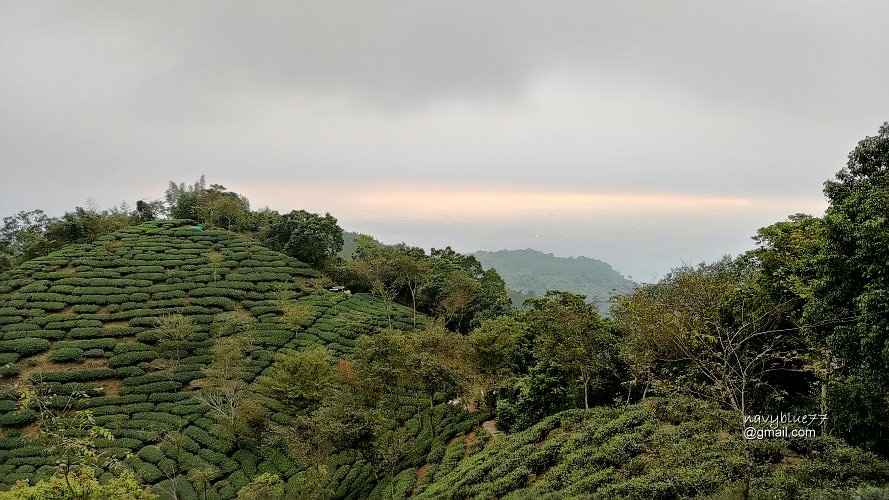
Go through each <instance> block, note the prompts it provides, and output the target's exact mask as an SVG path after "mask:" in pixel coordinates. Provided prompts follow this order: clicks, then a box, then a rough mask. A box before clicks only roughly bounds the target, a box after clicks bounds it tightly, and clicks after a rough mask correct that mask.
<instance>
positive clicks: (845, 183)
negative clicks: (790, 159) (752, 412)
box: [812, 123, 889, 453]
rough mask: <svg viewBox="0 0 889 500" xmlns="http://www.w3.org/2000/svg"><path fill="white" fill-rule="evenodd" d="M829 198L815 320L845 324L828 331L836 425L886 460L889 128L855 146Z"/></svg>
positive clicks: (888, 423)
mask: <svg viewBox="0 0 889 500" xmlns="http://www.w3.org/2000/svg"><path fill="white" fill-rule="evenodd" d="M824 194H825V195H826V196H827V199H828V202H829V206H828V208H827V211H826V213H825V215H824V219H823V221H824V222H823V225H824V237H825V245H824V249H823V251H822V252H821V254H820V265H819V275H818V280H817V282H816V288H815V293H816V294H817V296H818V298H819V299H820V304H819V305H820V306H821V307H820V311H812V314H818V315H819V316H820V317H821V318H824V317H827V318H840V319H843V320H845V321H846V322H845V323H844V324H840V325H838V326H836V327H833V328H829V329H826V330H824V331H823V336H824V340H825V342H826V344H827V345H828V346H829V348H830V350H831V351H832V352H833V354H834V356H836V358H837V359H835V360H833V361H834V364H835V366H837V367H838V368H839V367H843V369H842V370H840V372H839V373H838V374H837V376H836V379H835V382H834V383H832V384H831V400H832V404H831V406H832V414H833V415H834V416H835V418H834V419H833V422H834V425H835V429H836V430H837V432H838V433H839V434H840V435H841V436H843V437H845V438H846V439H848V440H850V441H851V442H853V443H855V444H860V445H865V446H867V447H869V448H871V449H875V450H879V451H881V452H883V453H889V407H887V405H886V400H887V398H889V381H887V379H886V377H885V376H884V374H885V373H886V370H887V369H889V264H887V263H889V215H887V211H886V207H889V123H884V124H883V125H882V126H881V127H880V129H879V131H878V133H877V135H875V136H873V137H866V138H865V139H864V140H862V141H861V142H859V143H858V145H857V147H856V148H855V149H854V150H853V151H852V152H851V153H850V154H849V161H848V163H847V164H846V167H845V168H843V169H842V170H840V171H839V172H838V173H837V175H836V178H835V179H834V180H829V181H827V182H826V183H825V185H824Z"/></svg>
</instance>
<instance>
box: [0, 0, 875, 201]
mask: <svg viewBox="0 0 889 500" xmlns="http://www.w3.org/2000/svg"><path fill="white" fill-rule="evenodd" d="M887 18H889V3H886V2H884V1H881V0H859V1H850V2H827V1H818V2H813V1H803V0H792V1H791V0H788V1H764V0H758V1H753V2H728V1H709V0H698V1H690V0H671V1H669V2H664V1H659V0H640V1H635V2H615V1H610V2H605V1H595V2H594V1H558V0H554V1H548V2H540V1H534V2H531V1H524V0H510V1H507V0H496V1H484V2H478V1H475V2H470V1H467V0H461V1H450V2H441V1H432V0H423V1H421V0H403V1H392V0H379V1H373V2H368V1H324V2H304V1H277V0H265V1H256V2H243V1H224V0H213V1H211V0H193V1H175V2H174V1H166V2H145V1H141V0H139V1H136V0H104V1H98V0H81V1H78V2H65V1H41V0H34V1H27V2H22V1H17V0H0V165H2V169H3V181H2V185H0V211H2V212H3V213H8V212H12V211H15V210H21V209H26V208H31V207H36V206H41V207H45V208H47V209H49V210H51V211H53V212H59V211H61V210H64V209H66V208H70V207H71V206H72V205H74V204H75V203H82V202H83V200H84V199H85V198H86V197H87V196H93V197H95V198H96V199H97V200H98V201H99V203H100V204H109V203H118V202H119V201H120V200H121V199H124V198H126V199H132V197H135V196H138V197H143V196H148V195H152V194H159V193H160V191H162V189H163V187H164V185H165V183H166V181H167V180H169V179H177V180H192V179H194V178H196V177H197V176H198V175H200V174H201V173H207V174H208V176H209V178H210V179H211V181H213V182H221V183H223V184H227V185H229V187H231V188H233V189H237V188H238V185H239V183H240V184H244V183H248V182H255V183H263V182H265V183H270V182H276V183H279V184H287V183H294V184H297V183H299V184H307V183H313V182H326V183H333V182H343V183H351V184H358V185H360V184H362V183H368V182H394V181H400V182H408V183H410V182H418V183H423V182H426V183H436V182H448V183H454V184H456V185H459V184H461V183H464V184H466V183H481V184H489V185H510V184H512V185H517V186H524V187H528V186H531V187H537V186H546V187H550V188H571V189H577V190H588V191H605V192H609V191H642V192H658V191H670V192H685V193H707V194H714V195H731V196H742V197H744V196H747V197H760V196H770V197H781V196H783V195H787V196H793V197H799V196H812V197H814V198H819V197H820V196H819V191H820V185H821V183H822V182H823V181H824V180H825V179H826V178H828V177H829V176H830V175H832V174H833V173H834V172H835V171H836V170H838V169H839V168H840V167H841V166H842V165H843V163H844V158H845V154H846V153H847V152H848V151H849V150H850V149H851V148H852V147H853V146H854V144H855V142H856V141H857V140H859V139H861V138H862V137H863V136H864V135H866V134H872V133H874V131H875V130H876V128H877V127H878V125H879V124H880V123H881V122H883V121H884V120H886V119H887V118H889V94H887V93H886V91H885V89H886V88H887V86H889V58H886V57H885V53H886V49H887V48H889V31H887V30H886V29H885V26H884V24H885V19H887ZM254 202H255V203H256V204H259V205H262V204H264V201H263V200H262V199H254ZM294 203H298V201H295V202H294ZM782 215H784V214H776V216H782Z"/></svg>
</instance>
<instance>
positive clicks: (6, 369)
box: [0, 363, 22, 378]
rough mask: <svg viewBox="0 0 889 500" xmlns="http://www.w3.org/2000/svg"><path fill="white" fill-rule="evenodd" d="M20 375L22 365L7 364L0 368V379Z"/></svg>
mask: <svg viewBox="0 0 889 500" xmlns="http://www.w3.org/2000/svg"><path fill="white" fill-rule="evenodd" d="M20 373H22V365H17V364H12V363H7V364H5V365H2V366H0V377H3V378H5V377H17V376H18V375H19V374H20Z"/></svg>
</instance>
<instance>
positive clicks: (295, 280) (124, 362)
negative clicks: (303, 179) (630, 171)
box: [0, 124, 889, 499]
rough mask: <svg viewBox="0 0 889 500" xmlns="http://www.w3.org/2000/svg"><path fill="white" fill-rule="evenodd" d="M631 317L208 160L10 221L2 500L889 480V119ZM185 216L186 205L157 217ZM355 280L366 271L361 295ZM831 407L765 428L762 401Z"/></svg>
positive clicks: (638, 493) (668, 281)
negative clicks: (78, 204) (251, 197)
mask: <svg viewBox="0 0 889 500" xmlns="http://www.w3.org/2000/svg"><path fill="white" fill-rule="evenodd" d="M825 194H826V195H827V197H828V200H829V202H830V206H829V208H828V210H827V212H826V214H825V216H824V217H822V218H817V217H812V216H807V215H795V216H792V217H790V218H789V219H788V220H787V221H784V222H779V223H776V224H773V225H771V226H769V227H766V228H763V229H761V230H760V231H759V233H758V234H757V236H756V238H755V240H756V242H757V247H756V248H755V249H752V250H751V251H749V252H747V253H746V254H743V255H741V256H738V257H725V258H723V259H720V260H718V261H715V262H712V263H707V264H701V265H699V266H686V267H683V268H679V269H675V270H674V271H673V272H671V273H670V274H668V275H667V276H666V277H665V278H664V279H662V280H661V281H660V282H658V283H655V284H651V285H644V286H641V287H639V288H637V289H635V290H633V291H632V292H631V293H628V294H626V295H623V296H618V297H615V298H614V299H613V300H614V307H613V309H612V311H611V316H610V317H608V318H605V317H603V316H602V315H600V314H599V312H598V311H597V309H596V307H595V306H594V305H592V304H590V303H588V302H587V301H586V297H585V296H584V295H582V294H577V293H572V292H570V291H559V290H551V291H548V292H547V293H545V294H544V295H543V296H541V297H532V298H529V299H528V300H526V301H525V303H524V308H523V309H521V310H519V309H516V308H512V307H510V303H509V299H508V297H507V293H506V287H505V284H504V281H503V279H501V277H500V275H499V274H498V273H497V272H496V271H495V270H492V269H488V270H485V269H484V267H483V266H482V264H481V263H480V262H479V261H478V260H477V259H476V258H475V257H473V256H466V255H461V254H459V253H457V252H454V251H453V250H451V249H450V248H446V249H432V250H431V251H430V252H429V253H427V252H426V251H425V250H423V249H420V248H415V247H410V246H408V245H405V244H398V245H384V244H381V243H379V242H377V241H375V240H373V239H372V238H370V237H358V238H356V239H355V241H354V250H353V252H352V255H351V258H350V259H342V257H341V256H339V255H338V253H339V252H340V251H342V248H343V245H344V239H343V231H342V229H341V228H339V226H338V225H337V222H336V219H335V218H333V217H332V216H330V215H329V214H327V215H325V216H321V215H318V214H311V213H308V212H305V211H303V210H295V211H292V212H290V213H288V214H279V213H277V212H274V211H270V210H259V211H253V210H251V209H250V205H249V203H248V201H247V200H246V199H245V198H244V197H242V196H240V195H238V194H236V193H232V192H229V191H227V190H226V189H225V188H224V187H222V186H218V185H211V186H210V187H207V186H206V183H205V182H204V181H203V179H202V180H200V181H198V182H197V183H195V184H194V185H192V186H187V185H184V184H179V185H177V184H175V183H171V185H170V188H169V189H168V191H167V195H166V197H165V202H164V203H161V202H150V201H141V202H139V203H137V205H136V206H137V208H136V210H135V211H129V210H127V209H125V208H121V209H118V210H113V211H106V212H97V211H94V210H84V209H76V210H75V211H74V212H71V213H69V214H66V215H65V216H63V217H62V218H59V219H51V218H48V217H46V216H44V215H43V214H42V213H41V212H38V211H33V212H24V213H20V214H18V215H17V216H13V217H11V218H7V219H6V221H5V226H4V228H3V229H2V231H0V247H2V251H3V254H4V255H5V260H4V262H6V263H7V264H6V265H7V267H8V270H7V271H6V272H5V273H4V274H3V276H2V280H0V335H2V338H0V363H2V366H0V377H2V379H3V381H4V383H3V385H2V388H0V389H2V390H0V428H2V435H0V485H2V486H3V487H4V488H8V491H7V492H5V493H0V496H3V497H9V498H154V497H155V496H160V497H163V498H176V499H179V498H201V499H204V498H235V497H237V498H243V499H246V498H404V497H407V496H412V495H413V496H417V497H420V498H480V499H481V498H566V497H581V498H589V497H591V498H646V499H647V498H664V499H667V498H693V497H706V498H801V497H803V498H849V497H850V496H853V497H855V498H886V497H887V496H889V488H887V485H889V461H887V460H886V458H887V454H889V428H887V425H889V424H887V422H889V418H887V417H889V415H887V406H886V401H887V400H889V385H887V382H886V377H885V375H886V369H887V363H889V356H887V353H889V334H887V332H889V325H887V323H886V322H887V318H889V310H887V307H889V306H887V303H889V302H887V300H886V299H887V297H889V278H887V276H889V272H887V269H889V267H887V266H889V255H887V254H886V252H887V248H889V225H887V224H889V222H887V220H889V219H887V217H886V207H887V206H889V124H885V125H884V126H883V127H881V129H880V131H879V133H878V135H877V136H874V137H869V138H866V139H865V140H863V141H862V142H861V143H859V145H858V146H857V148H856V149H855V150H854V151H853V152H852V153H851V154H850V157H849V163H848V165H847V167H846V168H845V169H843V170H842V171H840V172H839V174H838V175H837V177H836V179H835V180H831V181H828V182H827V183H826V184H825ZM160 216H172V217H176V218H173V219H166V220H155V219H156V218H158V217H160ZM335 284H341V285H345V286H347V287H348V288H350V289H351V291H341V290H342V289H341V288H334V287H333V285H335ZM781 412H783V413H785V414H793V415H810V414H821V413H824V414H827V415H828V419H827V420H826V421H818V422H817V424H816V423H813V422H805V423H794V424H789V425H790V427H793V428H800V429H802V428H808V429H811V430H813V431H814V432H813V434H814V435H810V436H808V437H806V438H789V437H773V438H768V439H763V440H747V439H745V438H744V436H743V435H742V432H741V431H742V429H743V428H744V427H746V426H748V423H747V422H745V418H744V417H745V416H749V415H766V414H775V413H781Z"/></svg>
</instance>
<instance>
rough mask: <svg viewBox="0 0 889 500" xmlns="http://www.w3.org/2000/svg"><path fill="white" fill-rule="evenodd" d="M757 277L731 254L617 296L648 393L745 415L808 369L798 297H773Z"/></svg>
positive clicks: (628, 353)
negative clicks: (795, 319) (685, 397)
mask: <svg viewBox="0 0 889 500" xmlns="http://www.w3.org/2000/svg"><path fill="white" fill-rule="evenodd" d="M756 277H757V272H756V269H755V268H751V267H750V266H748V265H746V264H745V263H744V261H743V260H741V261H733V260H731V259H729V258H725V259H723V260H721V261H719V262H716V263H714V264H710V265H704V264H702V265H700V266H698V267H683V268H679V269H675V270H674V271H672V272H671V273H670V274H668V275H667V276H666V277H665V278H664V279H662V280H661V281H660V282H659V283H657V284H654V285H648V286H644V287H642V288H640V289H638V290H637V291H636V293H634V294H633V295H631V296H628V297H624V298H621V299H620V300H619V301H618V303H617V306H616V308H615V309H614V317H615V322H616V323H617V326H618V328H619V330H620V331H621V333H622V334H623V336H624V341H623V343H622V346H621V349H622V356H623V358H624V360H625V361H626V362H627V363H628V364H629V366H630V369H631V373H632V374H633V375H634V382H635V381H636V380H638V378H642V379H643V382H644V384H645V389H644V390H643V397H644V395H645V394H646V393H647V391H648V389H649V388H650V387H652V386H653V387H654V388H655V389H657V390H659V391H663V392H672V391H681V392H690V393H691V394H693V395H695V396H698V397H704V398H707V399H710V400H713V401H716V402H718V403H720V404H723V405H725V406H727V407H728V408H730V409H732V410H735V411H736V412H737V414H738V415H739V421H740V418H741V417H742V416H743V415H745V414H748V413H750V409H752V408H757V409H758V410H763V409H764V405H765V404H766V403H767V400H768V398H770V397H773V396H775V395H777V396H778V397H780V396H782V394H783V393H782V391H781V387H782V384H785V383H788V382H790V381H792V380H793V379H792V377H790V375H792V374H794V373H798V372H801V371H802V370H803V366H802V363H801V361H800V360H799V358H798V357H797V356H796V354H797V352H798V350H799V349H802V348H804V347H805V344H804V342H803V341H802V339H801V336H800V334H799V333H800V328H799V326H798V325H796V324H793V323H792V322H789V321H788V315H787V312H788V310H790V308H791V307H792V303H790V302H788V301H779V302H775V301H773V300H771V298H770V297H769V296H768V295H767V294H766V293H764V292H763V291H762V288H761V286H760V285H759V284H758V281H757V279H756ZM773 375H779V376H773ZM634 385H636V384H635V383H631V384H630V390H632V387H633V386H634ZM628 399H629V396H628Z"/></svg>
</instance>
